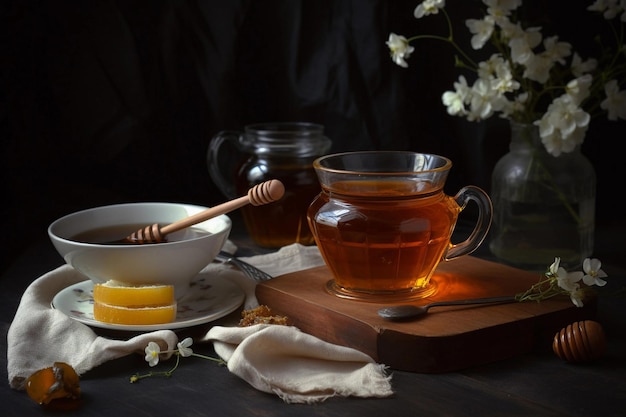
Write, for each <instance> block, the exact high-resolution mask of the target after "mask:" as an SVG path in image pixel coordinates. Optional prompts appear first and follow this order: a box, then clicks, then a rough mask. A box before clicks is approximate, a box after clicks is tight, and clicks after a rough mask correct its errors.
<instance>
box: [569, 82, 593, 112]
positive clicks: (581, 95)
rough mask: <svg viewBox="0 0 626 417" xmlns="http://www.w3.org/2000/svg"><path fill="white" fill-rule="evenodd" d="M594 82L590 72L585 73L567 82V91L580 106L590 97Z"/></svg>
mask: <svg viewBox="0 0 626 417" xmlns="http://www.w3.org/2000/svg"><path fill="white" fill-rule="evenodd" d="M592 82H593V77H592V76H591V75H589V74H585V75H583V76H582V77H578V78H576V79H574V80H572V81H570V82H569V83H567V85H566V86H565V93H566V94H567V95H568V96H569V97H571V98H572V102H573V103H574V104H576V105H577V106H580V105H581V104H582V102H583V101H584V100H585V99H586V98H587V97H589V93H590V87H591V83H592Z"/></svg>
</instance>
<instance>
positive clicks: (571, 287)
mask: <svg viewBox="0 0 626 417" xmlns="http://www.w3.org/2000/svg"><path fill="white" fill-rule="evenodd" d="M582 277H583V273H582V272H580V271H576V272H571V273H570V272H567V271H566V270H565V268H563V267H559V269H558V270H557V272H556V274H555V278H556V280H557V284H558V285H559V287H560V288H563V289H564V290H565V291H568V292H574V291H577V290H578V289H579V288H580V285H579V284H578V281H580V279H581V278H582Z"/></svg>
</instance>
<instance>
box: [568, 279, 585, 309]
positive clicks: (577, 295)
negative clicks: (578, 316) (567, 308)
mask: <svg viewBox="0 0 626 417" xmlns="http://www.w3.org/2000/svg"><path fill="white" fill-rule="evenodd" d="M584 298H585V291H583V289H582V288H580V285H578V284H575V286H574V288H573V289H572V290H570V291H569V299H570V300H572V303H574V305H575V306H576V307H582V306H583V299H584Z"/></svg>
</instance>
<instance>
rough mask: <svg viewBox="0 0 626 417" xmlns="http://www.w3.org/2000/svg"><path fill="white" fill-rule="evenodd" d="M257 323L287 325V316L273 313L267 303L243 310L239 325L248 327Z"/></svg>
mask: <svg viewBox="0 0 626 417" xmlns="http://www.w3.org/2000/svg"><path fill="white" fill-rule="evenodd" d="M255 324H281V325H287V317H285V316H275V315H272V310H270V308H269V307H268V306H266V305H260V306H258V307H256V308H253V309H250V310H243V311H242V312H241V320H240V321H239V327H247V326H252V325H255Z"/></svg>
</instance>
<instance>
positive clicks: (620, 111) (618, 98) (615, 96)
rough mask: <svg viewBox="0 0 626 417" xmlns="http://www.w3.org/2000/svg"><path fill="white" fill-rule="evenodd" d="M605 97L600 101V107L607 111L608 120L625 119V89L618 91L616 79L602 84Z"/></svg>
mask: <svg viewBox="0 0 626 417" xmlns="http://www.w3.org/2000/svg"><path fill="white" fill-rule="evenodd" d="M604 92H605V93H606V99H604V100H603V101H602V103H600V107H601V108H602V109H603V110H606V111H607V112H608V116H607V118H608V119H609V120H617V119H618V118H619V119H625V120H626V90H622V91H619V85H618V84H617V80H611V81H609V82H608V83H606V85H605V86H604Z"/></svg>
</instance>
